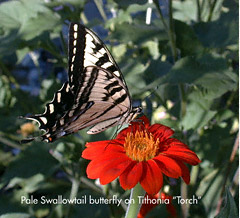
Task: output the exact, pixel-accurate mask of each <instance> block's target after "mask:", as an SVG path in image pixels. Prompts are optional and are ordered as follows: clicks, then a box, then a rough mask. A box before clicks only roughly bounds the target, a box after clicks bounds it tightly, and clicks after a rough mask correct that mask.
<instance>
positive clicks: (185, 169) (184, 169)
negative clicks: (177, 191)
mask: <svg viewBox="0 0 240 218" xmlns="http://www.w3.org/2000/svg"><path fill="white" fill-rule="evenodd" d="M177 162H178V165H179V166H180V167H181V170H182V178H183V180H184V182H185V183H186V184H189V182H190V173H189V169H188V167H187V166H186V165H185V164H184V163H182V162H181V161H177Z"/></svg>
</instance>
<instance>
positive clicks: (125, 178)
mask: <svg viewBox="0 0 240 218" xmlns="http://www.w3.org/2000/svg"><path fill="white" fill-rule="evenodd" d="M142 168H143V167H142V162H139V163H137V162H132V163H131V165H129V166H128V168H127V169H126V170H125V171H124V172H123V173H122V174H121V175H120V177H119V182H120V185H121V186H122V188H123V189H125V190H126V189H131V188H133V187H134V186H135V185H136V184H137V183H138V182H139V181H140V178H141V176H142Z"/></svg>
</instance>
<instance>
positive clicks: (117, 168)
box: [99, 158, 132, 185]
mask: <svg viewBox="0 0 240 218" xmlns="http://www.w3.org/2000/svg"><path fill="white" fill-rule="evenodd" d="M131 163H132V160H130V159H129V158H125V159H124V160H119V159H115V160H112V162H111V163H109V164H108V165H106V166H105V167H104V168H103V169H102V171H101V173H100V176H99V179H100V183H101V184H102V185H106V184H108V183H109V182H112V181H113V180H114V179H116V178H117V177H118V176H120V175H121V174H122V173H123V172H124V171H125V170H126V168H127V167H128V166H129V165H130V164H131Z"/></svg>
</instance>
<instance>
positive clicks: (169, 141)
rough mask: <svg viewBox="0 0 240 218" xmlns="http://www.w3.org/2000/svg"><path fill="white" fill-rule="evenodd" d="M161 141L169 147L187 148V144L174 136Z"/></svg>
mask: <svg viewBox="0 0 240 218" xmlns="http://www.w3.org/2000/svg"><path fill="white" fill-rule="evenodd" d="M162 143H163V144H165V145H170V146H171V147H172V146H173V147H174V146H177V147H184V148H188V146H187V145H186V144H184V143H183V142H181V141H180V140H178V139H175V138H168V139H166V140H165V141H163V142H162Z"/></svg>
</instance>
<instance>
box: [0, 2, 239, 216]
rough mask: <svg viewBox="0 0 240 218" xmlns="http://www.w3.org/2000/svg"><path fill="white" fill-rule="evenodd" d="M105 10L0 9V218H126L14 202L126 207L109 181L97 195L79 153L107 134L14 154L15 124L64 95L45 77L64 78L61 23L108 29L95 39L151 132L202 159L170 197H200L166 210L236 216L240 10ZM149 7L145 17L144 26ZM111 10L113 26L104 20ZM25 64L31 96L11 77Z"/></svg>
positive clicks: (96, 209)
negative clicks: (35, 88) (32, 83)
mask: <svg viewBox="0 0 240 218" xmlns="http://www.w3.org/2000/svg"><path fill="white" fill-rule="evenodd" d="M104 2H105V3H104V4H103V2H102V1H90V2H89V1H83V0H82V1H80V0H60V1H57V0H52V1H42V0H35V1H29V0H19V1H6V2H3V3H1V4H0V20H1V22H0V76H1V77H0V179H1V180H0V217H1V218H3V217H4V218H10V217H19V218H23V217H24V218H25V217H39V218H40V217H48V218H50V217H59V218H60V217H80V216H81V217H124V214H125V209H126V207H124V206H121V207H117V206H116V205H54V204H49V205H41V204H36V205H34V204H29V205H27V204H21V196H26V197H30V196H34V198H40V197H41V196H43V195H44V196H46V197H47V198H50V199H51V198H56V197H57V196H58V195H63V197H65V198H69V197H74V196H77V197H78V198H81V196H84V195H87V196H89V195H91V196H93V197H95V198H98V197H100V196H104V197H106V198H111V197H112V196H113V195H118V197H119V198H123V199H124V198H128V197H129V191H126V192H125V191H124V190H122V189H121V188H120V187H119V186H118V181H114V182H113V183H111V184H109V185H107V186H105V187H99V186H98V185H96V183H94V181H91V180H88V179H87V178H86V175H85V168H86V166H87V161H85V160H83V159H81V152H82V150H83V149H84V145H85V142H87V141H96V140H104V139H109V138H111V137H112V134H113V133H114V132H115V131H116V129H113V130H111V129H110V130H107V131H105V132H104V133H101V134H98V135H93V136H90V135H87V134H86V131H85V130H84V131H81V132H79V134H75V135H71V136H68V137H63V138H62V139H60V140H58V141H57V142H55V143H53V144H46V143H44V142H32V143H30V144H19V141H20V140H21V139H23V138H24V136H23V135H22V134H24V133H23V131H20V128H21V125H23V124H24V122H25V121H23V120H20V119H18V117H19V116H21V115H25V114H27V113H32V114H34V113H42V112H43V111H44V105H45V104H46V102H48V101H50V100H51V99H52V96H53V94H54V92H55V91H56V90H57V89H58V88H59V87H60V86H61V82H60V81H59V79H58V78H57V77H56V76H55V74H54V72H55V71H56V70H57V69H59V68H64V69H67V36H66V35H64V31H63V29H64V28H65V30H66V29H67V26H68V23H69V21H79V22H80V21H81V22H83V23H84V24H85V25H87V26H88V27H90V28H93V27H95V26H101V27H103V28H104V29H105V30H107V32H108V35H107V36H106V37H105V38H103V40H104V41H106V42H107V45H108V47H109V49H110V51H111V52H112V54H113V56H114V58H115V59H116V61H117V63H119V66H120V68H121V70H122V72H123V74H124V76H125V79H126V81H127V84H128V87H129V90H130V92H131V94H132V97H133V98H134V99H138V100H139V102H141V103H142V105H143V107H144V112H145V114H146V115H147V116H148V117H149V118H150V119H151V121H152V123H156V122H159V123H162V124H165V125H168V126H170V127H171V128H173V129H174V130H175V136H176V137H177V138H179V139H181V140H182V141H184V142H185V143H186V144H188V145H189V146H190V148H191V149H192V150H193V151H195V152H196V153H197V154H198V156H199V157H200V159H201V160H202V163H201V164H200V165H199V166H195V167H192V168H191V183H190V185H189V186H187V187H186V186H185V185H184V184H183V183H182V181H181V180H180V179H179V180H177V181H176V185H175V186H171V188H170V194H172V195H173V196H176V195H181V196H182V197H183V198H191V197H192V195H198V196H201V200H200V202H199V204H197V205H177V204H176V203H175V202H174V204H175V206H176V208H177V210H178V214H179V217H196V218H197V217H214V216H215V215H216V214H217V213H219V212H220V213H219V214H218V216H217V217H218V218H219V217H238V211H237V209H236V205H235V204H237V205H238V198H239V196H238V189H239V186H238V64H239V62H238V1H237V0H218V1H216V0H196V1H193V0H182V1H178V0H173V1H172V0H169V1H159V2H160V3H161V4H160V5H159V2H158V1H154V3H153V4H148V3H147V2H146V1H126V0H121V1H120V0H107V1H104ZM89 4H94V5H95V6H96V7H97V10H98V16H97V15H96V16H95V15H94V14H93V13H91V11H90V10H87V9H86V8H87V7H88V6H87V5H89ZM149 7H151V8H152V10H153V16H152V21H151V24H150V25H146V23H145V17H146V10H147V8H149ZM110 11H112V12H113V11H114V13H116V16H115V17H113V18H108V17H109V16H108V15H109V14H110ZM89 15H91V17H92V18H93V19H89V18H88V17H89ZM99 15H100V16H99ZM56 40H58V41H60V42H61V43H60V44H61V46H60V47H59V46H57V44H56V43H55V41H56ZM39 49H42V50H44V51H46V52H48V53H49V54H51V57H52V58H51V59H48V60H46V61H47V62H48V61H50V62H51V63H52V64H53V67H52V68H51V70H50V72H48V76H47V77H44V78H43V77H41V76H40V75H41V74H40V72H41V70H44V69H40V66H41V65H40V63H39V61H40V60H39V58H38V57H37V56H36V55H34V54H35V53H34V51H38V50H39ZM27 54H29V55H30V57H31V58H32V60H33V64H34V66H35V68H36V69H37V71H36V72H37V73H39V81H40V83H41V89H40V94H39V96H33V95H31V94H30V92H27V91H24V90H23V89H22V88H21V87H22V85H26V84H28V83H29V81H27V79H19V77H18V76H17V74H16V72H18V71H19V70H24V68H22V65H21V64H22V61H23V60H24V57H25V56H26V55H27ZM20 73H21V72H20ZM136 81H137V82H136ZM156 87H157V88H156ZM160 115H162V117H161V119H160V118H159V117H160ZM34 134H36V135H37V134H39V133H37V132H36V133H34ZM165 184H167V182H166V181H165ZM225 187H227V189H225ZM222 200H223V201H222ZM221 202H222V204H221ZM220 205H221V208H220ZM185 214H188V216H187V215H185ZM148 217H167V212H166V208H165V207H164V205H159V206H158V207H156V208H154V210H152V211H151V212H150V213H149V214H148Z"/></svg>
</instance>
